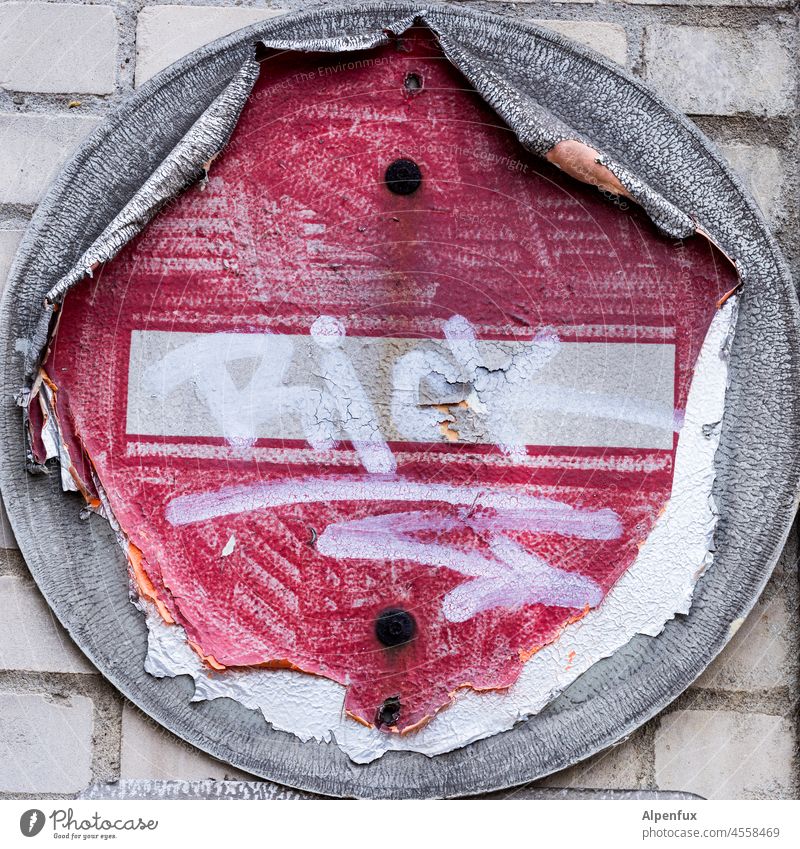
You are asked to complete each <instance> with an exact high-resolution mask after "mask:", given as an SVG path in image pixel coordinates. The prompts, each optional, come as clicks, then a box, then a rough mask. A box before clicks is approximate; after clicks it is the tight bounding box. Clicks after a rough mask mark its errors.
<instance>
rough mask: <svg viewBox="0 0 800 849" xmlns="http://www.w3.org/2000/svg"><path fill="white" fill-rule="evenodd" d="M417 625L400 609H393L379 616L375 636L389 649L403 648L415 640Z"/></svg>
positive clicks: (376, 621)
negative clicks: (405, 644)
mask: <svg viewBox="0 0 800 849" xmlns="http://www.w3.org/2000/svg"><path fill="white" fill-rule="evenodd" d="M416 633H417V623H416V622H415V621H414V617H413V616H412V615H411V614H410V613H408V612H407V611H405V610H401V609H400V608H399V607H392V608H390V609H389V610H384V611H383V613H380V614H378V618H377V619H376V620H375V636H376V637H377V638H378V642H379V643H381V645H384V646H386V647H387V648H393V647H394V646H402V645H403V644H404V643H407V642H409V641H410V640H412V639H413V638H414V634H416Z"/></svg>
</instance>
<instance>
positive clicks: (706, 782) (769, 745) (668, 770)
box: [655, 710, 795, 799]
mask: <svg viewBox="0 0 800 849" xmlns="http://www.w3.org/2000/svg"><path fill="white" fill-rule="evenodd" d="M655 748H656V780H657V782H658V786H659V788H660V789H661V790H684V791H688V792H690V793H697V794H698V795H700V796H704V797H705V798H706V799H785V798H794V793H795V777H794V770H793V767H792V763H793V757H794V733H793V728H792V723H791V722H790V721H789V720H788V719H784V718H783V717H780V716H768V715H767V714H761V713H749V714H748V713H733V712H727V711H711V710H708V711H703V710H679V711H675V712H674V713H670V714H668V715H666V716H664V717H662V718H661V722H660V724H659V728H658V729H657V731H656V741H655Z"/></svg>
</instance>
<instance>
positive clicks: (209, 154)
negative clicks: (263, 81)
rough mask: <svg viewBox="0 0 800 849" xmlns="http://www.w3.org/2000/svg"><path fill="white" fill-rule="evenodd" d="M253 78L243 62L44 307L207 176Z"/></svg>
mask: <svg viewBox="0 0 800 849" xmlns="http://www.w3.org/2000/svg"><path fill="white" fill-rule="evenodd" d="M256 79H258V62H256V61H255V59H248V61H247V62H245V63H244V65H242V67H241V68H240V69H239V72H238V73H237V74H236V76H235V77H234V78H233V80H232V81H231V82H230V83H229V84H228V85H227V86H226V87H225V90H224V91H223V92H222V93H221V94H220V95H218V96H217V98H216V99H215V100H214V102H213V103H212V104H211V106H209V107H208V109H206V111H205V112H204V113H203V114H202V115H201V116H200V117H199V118H198V119H197V121H195V123H194V125H193V126H192V128H191V129H190V130H189V132H188V133H187V134H186V135H185V136H184V137H183V138H182V139H181V140H180V142H178V144H177V145H176V146H175V147H174V148H173V149H172V151H171V152H170V153H169V155H168V156H167V158H166V159H165V160H164V161H163V162H162V163H161V165H159V166H158V168H156V170H155V171H154V172H153V173H152V174H151V175H150V177H148V179H147V180H145V182H144V183H143V184H142V187H141V189H139V191H138V192H136V194H135V195H134V196H133V197H132V198H131V200H130V201H128V203H127V204H126V205H125V206H124V207H123V209H122V211H121V212H120V213H119V214H118V215H117V216H116V218H114V220H113V221H112V222H111V223H110V224H109V225H108V226H107V227H106V229H105V230H104V231H103V232H102V233H101V234H100V236H99V237H98V238H97V239H96V240H95V242H94V243H93V244H92V246H91V247H90V248H89V249H88V250H87V251H85V252H84V254H83V256H81V258H80V259H79V260H78V262H77V263H76V264H75V266H74V267H73V268H72V270H71V271H70V272H69V273H68V274H65V275H64V276H63V277H62V278H61V279H60V280H59V281H58V283H56V285H55V286H53V288H52V289H51V290H50V291H49V292H48V293H47V295H46V298H45V300H46V301H47V303H48V304H55V303H59V302H60V301H62V300H63V298H64V296H65V295H66V294H67V292H68V291H69V290H70V289H71V288H72V287H73V286H74V285H75V284H76V283H77V282H78V281H79V280H80V279H81V278H82V277H83V276H84V275H89V276H91V274H92V271H93V270H94V269H95V268H96V267H97V266H98V265H99V264H100V263H103V262H107V261H108V260H110V259H112V258H113V257H115V256H116V255H117V253H118V252H119V251H120V250H121V249H122V248H123V247H124V246H125V245H126V244H127V243H128V242H129V241H130V240H131V239H132V238H133V237H134V236H136V235H137V234H138V233H140V232H141V231H142V230H143V229H144V228H145V227H146V226H147V224H148V223H149V222H150V220H151V219H152V218H153V216H154V215H155V214H156V213H157V212H158V211H159V209H161V207H162V206H163V205H164V203H166V201H168V200H169V199H170V198H173V197H175V196H176V195H177V194H179V193H180V192H182V191H184V190H185V189H187V188H188V187H189V186H190V185H192V184H193V183H195V182H197V179H198V176H199V172H200V169H201V168H202V169H203V172H206V173H207V171H208V168H209V166H210V163H211V160H212V159H214V158H215V157H216V156H217V155H218V154H219V153H220V151H221V150H222V149H223V148H224V147H225V145H226V144H227V143H228V140H229V139H230V137H231V134H232V133H233V130H234V128H235V126H236V122H237V121H238V119H239V115H241V112H242V109H243V108H244V105H245V103H246V102H247V98H248V97H249V95H250V92H251V91H252V90H253V86H254V85H255V82H256Z"/></svg>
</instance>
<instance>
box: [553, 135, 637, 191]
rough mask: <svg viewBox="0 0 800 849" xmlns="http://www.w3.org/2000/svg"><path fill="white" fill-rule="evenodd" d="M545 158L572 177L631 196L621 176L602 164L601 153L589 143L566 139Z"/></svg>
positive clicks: (599, 187) (606, 189)
mask: <svg viewBox="0 0 800 849" xmlns="http://www.w3.org/2000/svg"><path fill="white" fill-rule="evenodd" d="M545 158H546V159H547V161H548V162H552V163H553V165H555V166H556V167H557V168H560V169H561V170H562V171H564V172H565V173H566V174H569V175H570V177H575V179H577V180H580V181H581V182H583V183H589V185H591V186H597V188H598V189H603V190H604V191H607V192H611V193H612V194H615V195H623V196H625V197H627V198H630V197H631V194H630V192H629V191H628V190H627V189H626V188H625V186H623V185H622V183H621V182H620V181H619V178H618V177H616V175H615V174H614V173H613V172H611V171H610V170H609V169H608V168H606V166H605V165H601V164H600V162H599V161H598V160H599V158H600V153H599V152H598V151H596V150H595V149H594V148H593V147H589V145H588V144H584V143H583V142H579V141H576V140H575V139H565V140H564V141H560V142H559V143H558V144H557V145H555V147H552V148H550V150H548V151H547V153H546V154H545Z"/></svg>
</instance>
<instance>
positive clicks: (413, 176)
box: [385, 159, 422, 195]
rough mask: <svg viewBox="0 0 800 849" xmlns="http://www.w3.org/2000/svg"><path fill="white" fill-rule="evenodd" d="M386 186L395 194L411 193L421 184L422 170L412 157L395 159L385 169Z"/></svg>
mask: <svg viewBox="0 0 800 849" xmlns="http://www.w3.org/2000/svg"><path fill="white" fill-rule="evenodd" d="M385 179H386V186H387V188H388V189H389V191H390V192H394V194H396V195H411V194H413V193H414V192H415V191H416V190H417V189H418V188H419V187H420V185H421V184H422V171H420V170H419V165H417V163H416V162H414V161H413V160H412V159H395V161H394V162H392V164H391V165H390V166H389V167H388V168H387V169H386V178H385Z"/></svg>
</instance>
